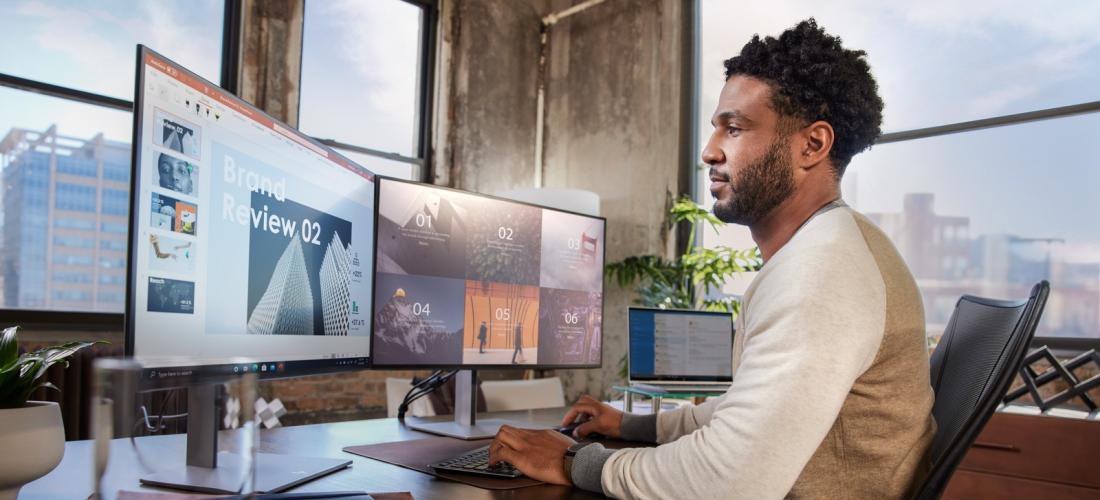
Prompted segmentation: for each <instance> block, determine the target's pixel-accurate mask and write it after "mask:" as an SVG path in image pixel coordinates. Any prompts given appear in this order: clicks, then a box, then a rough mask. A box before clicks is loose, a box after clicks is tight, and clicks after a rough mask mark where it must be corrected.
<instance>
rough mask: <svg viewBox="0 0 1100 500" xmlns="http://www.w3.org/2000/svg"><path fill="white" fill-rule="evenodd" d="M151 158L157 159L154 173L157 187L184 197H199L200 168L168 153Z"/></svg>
mask: <svg viewBox="0 0 1100 500" xmlns="http://www.w3.org/2000/svg"><path fill="white" fill-rule="evenodd" d="M150 156H156V158H157V168H156V170H154V171H153V175H154V176H153V182H154V183H155V184H156V185H157V186H160V187H162V188H164V189H169V190H172V191H175V192H177V193H179V194H182V195H187V196H198V195H199V193H198V189H199V168H198V167H197V166H196V165H195V164H194V163H193V162H189V161H186V160H182V159H180V158H176V157H175V156H172V155H170V154H168V153H158V154H156V155H150Z"/></svg>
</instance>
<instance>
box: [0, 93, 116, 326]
mask: <svg viewBox="0 0 1100 500" xmlns="http://www.w3.org/2000/svg"><path fill="white" fill-rule="evenodd" d="M0 109H3V110H4V112H3V113H0V134H2V135H0V137H2V139H0V182H2V184H3V185H2V190H3V191H2V192H3V197H2V205H0V216H2V217H3V221H4V224H3V230H2V231H0V281H2V282H3V286H2V287H0V307H3V308H8V309H52V310H65V311H102V312H117V313H121V312H122V309H123V300H124V297H125V291H126V286H125V276H126V244H127V241H126V236H127V229H126V228H127V215H128V201H129V198H128V192H129V187H130V186H129V182H130V180H129V172H130V136H131V132H130V129H131V127H132V125H131V115H130V113H126V112H121V111H115V110H111V109H107V108H102V107H98V106H91V105H87V104H81V103H75V102H72V101H67V100H63V99H57V98H53V97H46V96H42V95H39V94H33V93H28V92H22V91H18V90H11V89H6V88H0ZM51 199H52V200H53V201H52V202H51V201H50V200H51ZM97 263H98V264H99V265H97Z"/></svg>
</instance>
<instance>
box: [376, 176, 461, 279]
mask: <svg viewBox="0 0 1100 500" xmlns="http://www.w3.org/2000/svg"><path fill="white" fill-rule="evenodd" d="M473 200H474V198H473V197H471V196H469V195H464V194H461V193H457V192H454V191H449V190H444V189H436V188H432V187H427V186H422V185H416V184H405V183H401V182H392V181H391V182H385V181H383V183H382V186H381V189H380V193H379V203H378V242H377V245H378V254H377V255H378V261H377V263H376V266H377V268H378V271H380V272H384V273H395V274H418V275H422V276H440V277H445V278H456V279H463V278H465V277H466V255H465V252H466V240H467V231H468V228H467V226H468V218H469V215H470V205H471V203H472V201H473Z"/></svg>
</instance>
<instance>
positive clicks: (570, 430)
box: [558, 420, 603, 439]
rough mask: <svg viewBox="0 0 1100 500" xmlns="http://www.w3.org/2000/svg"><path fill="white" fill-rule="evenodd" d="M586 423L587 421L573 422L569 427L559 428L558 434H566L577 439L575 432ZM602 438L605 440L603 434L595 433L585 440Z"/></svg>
mask: <svg viewBox="0 0 1100 500" xmlns="http://www.w3.org/2000/svg"><path fill="white" fill-rule="evenodd" d="M585 422H587V421H586V420H581V421H578V422H573V423H571V424H569V425H566V426H564V427H560V428H558V432H560V433H562V434H565V435H566V436H569V437H576V436H574V435H573V431H575V430H576V429H577V427H580V425H581V424H583V423H585ZM601 438H603V434H598V433H595V432H593V433H591V434H589V435H587V436H585V439H601Z"/></svg>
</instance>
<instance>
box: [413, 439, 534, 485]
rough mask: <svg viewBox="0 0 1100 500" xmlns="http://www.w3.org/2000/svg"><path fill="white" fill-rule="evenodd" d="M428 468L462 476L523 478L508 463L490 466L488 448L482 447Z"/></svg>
mask: <svg viewBox="0 0 1100 500" xmlns="http://www.w3.org/2000/svg"><path fill="white" fill-rule="evenodd" d="M428 467H431V468H432V469H435V470H437V471H441V470H442V471H450V472H462V473H464V474H480V475H482V476H491V477H503V478H508V479H515V478H518V477H523V473H522V472H520V471H519V470H517V469H516V468H515V467H513V466H512V464H510V463H508V462H499V463H497V464H496V465H492V466H490V465H489V447H488V446H482V447H481V448H478V449H476V450H471V451H468V452H466V453H465V454H463V455H460V456H458V457H455V458H452V459H450V460H444V461H442V462H440V463H438V464H432V465H429V466H428Z"/></svg>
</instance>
